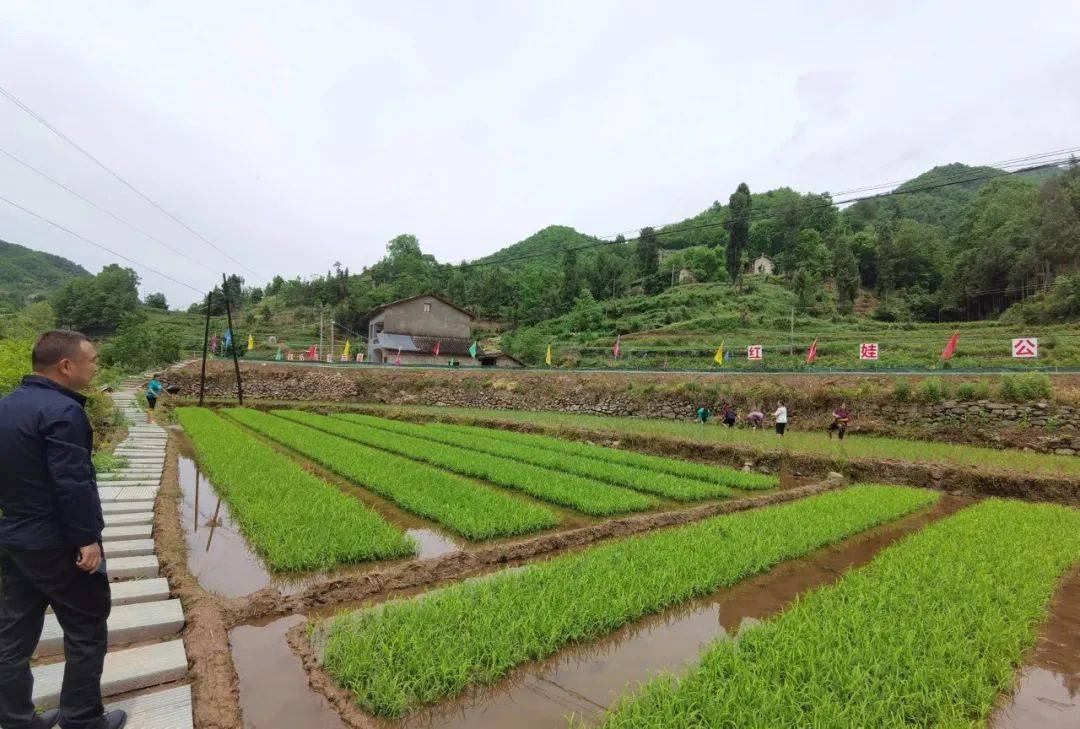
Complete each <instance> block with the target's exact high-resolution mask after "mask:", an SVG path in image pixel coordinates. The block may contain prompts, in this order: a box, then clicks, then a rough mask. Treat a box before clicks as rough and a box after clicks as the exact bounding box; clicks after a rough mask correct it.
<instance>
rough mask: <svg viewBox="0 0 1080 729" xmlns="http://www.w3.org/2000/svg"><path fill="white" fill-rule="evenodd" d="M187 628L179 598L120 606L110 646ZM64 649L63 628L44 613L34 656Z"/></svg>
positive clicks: (115, 612) (114, 617)
mask: <svg viewBox="0 0 1080 729" xmlns="http://www.w3.org/2000/svg"><path fill="white" fill-rule="evenodd" d="M183 628H184V610H183V608H181V607H180V601H179V600H162V601H160V602H144V603H137V604H134V605H119V606H115V607H113V609H112V612H111V613H110V614H109V646H110V647H112V646H118V645H128V644H130V643H139V642H142V641H144V640H156V639H160V638H168V637H171V636H174V635H176V634H177V633H179V632H180V631H181V630H182V629H183ZM63 652H64V630H63V628H61V627H60V621H58V620H57V619H56V616H55V615H46V616H45V627H44V628H43V629H42V631H41V638H40V639H39V640H38V644H37V649H36V650H35V651H34V657H35V658H45V657H47V656H56V655H60V654H61V653H63Z"/></svg>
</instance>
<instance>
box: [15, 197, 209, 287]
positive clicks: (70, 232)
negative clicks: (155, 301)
mask: <svg viewBox="0 0 1080 729" xmlns="http://www.w3.org/2000/svg"><path fill="white" fill-rule="evenodd" d="M0 202H5V203H7V204H8V205H10V206H12V207H13V208H18V209H19V210H22V211H23V212H24V213H27V214H28V215H32V216H34V217H35V218H37V219H38V220H40V221H42V222H44V223H48V224H49V225H51V226H53V227H54V228H58V229H59V230H62V231H64V232H65V233H67V234H68V235H73V236H75V237H76V238H78V239H79V240H81V241H84V242H86V243H89V244H90V245H92V246H94V247H95V248H100V249H101V250H103V251H105V252H106V253H111V254H112V255H114V256H116V257H117V258H122V259H124V260H125V261H127V262H128V263H131V264H132V265H135V266H138V267H139V268H144V269H146V270H147V271H150V272H151V273H155V274H157V275H158V276H161V277H162V278H164V279H167V280H169V281H172V282H173V283H175V284H179V285H180V286H183V287H184V288H188V289H191V290H192V291H194V292H196V293H199V294H205V293H206V292H205V291H203V290H202V289H199V288H196V287H195V286H192V285H191V284H189V283H185V282H183V281H181V280H180V279H177V278H173V277H172V276H170V275H169V274H167V273H162V272H161V271H159V270H157V269H156V268H153V267H152V266H147V265H146V264H145V263H140V262H139V261H136V260H135V259H134V258H129V257H127V256H125V255H124V254H123V253H118V252H116V251H114V250H113V249H112V248H109V247H107V246H103V245H102V244H100V243H98V242H97V241H95V240H91V239H90V238H87V237H86V236H84V235H82V234H80V233H76V232H75V231H74V230H71V229H70V228H67V227H65V226H63V225H60V223H56V222H54V221H52V220H49V219H48V218H46V217H45V216H44V215H39V214H37V213H35V212H34V211H33V210H30V209H29V208H25V207H23V206H22V205H19V204H18V203H17V202H12V201H11V200H8V199H7V198H6V197H0Z"/></svg>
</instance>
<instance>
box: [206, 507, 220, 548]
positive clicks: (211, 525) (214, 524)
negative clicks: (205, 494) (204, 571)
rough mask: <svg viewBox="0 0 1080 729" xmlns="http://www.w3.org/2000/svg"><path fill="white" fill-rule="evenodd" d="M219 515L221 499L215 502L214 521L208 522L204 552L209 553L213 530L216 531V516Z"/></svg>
mask: <svg viewBox="0 0 1080 729" xmlns="http://www.w3.org/2000/svg"><path fill="white" fill-rule="evenodd" d="M220 513H221V498H220V497H219V498H218V500H217V506H215V507H214V520H213V521H211V522H210V536H209V537H207V538H206V551H207V552H209V551H210V542H212V541H214V530H215V529H217V523H218V514H220Z"/></svg>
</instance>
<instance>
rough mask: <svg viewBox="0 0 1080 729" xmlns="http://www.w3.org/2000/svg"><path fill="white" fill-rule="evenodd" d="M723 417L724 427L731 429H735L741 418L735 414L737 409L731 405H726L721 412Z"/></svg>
mask: <svg viewBox="0 0 1080 729" xmlns="http://www.w3.org/2000/svg"><path fill="white" fill-rule="evenodd" d="M720 413H721V417H722V418H723V421H724V425H726V426H727V427H729V428H733V427H735V421H736V420H738V419H739V416H738V415H737V414H736V413H735V408H734V407H732V406H731V403H728V402H726V403H724V405H723V407H722V408H721V410H720Z"/></svg>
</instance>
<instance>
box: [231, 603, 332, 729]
mask: <svg viewBox="0 0 1080 729" xmlns="http://www.w3.org/2000/svg"><path fill="white" fill-rule="evenodd" d="M304 620H305V618H304V616H303V615H290V616H289V617H286V618H280V619H278V620H275V621H273V622H271V623H268V624H266V625H241V626H239V627H236V628H234V629H233V630H232V632H231V633H230V634H229V645H230V646H231V647H232V656H233V662H234V663H235V665H236V673H237V675H238V676H239V677H240V681H239V688H240V710H241V712H243V715H244V727H245V729H280V728H281V727H298V728H299V727H304V729H345V724H343V723H342V721H341V719H340V718H339V717H338V714H337V712H336V711H334V708H333V707H332V706H331V705H330V702H328V701H327V700H326V699H324V698H323V697H322V696H320V695H319V694H317V693H315V692H314V691H312V690H310V689H309V688H308V682H307V674H305V673H304V667H303V665H301V663H300V659H299V658H297V657H296V655H295V654H293V652H292V650H291V649H290V648H289V644H288V643H287V642H286V641H285V632H286V631H287V630H288V629H289V628H291V627H292V626H294V625H296V624H298V623H302V622H304Z"/></svg>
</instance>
